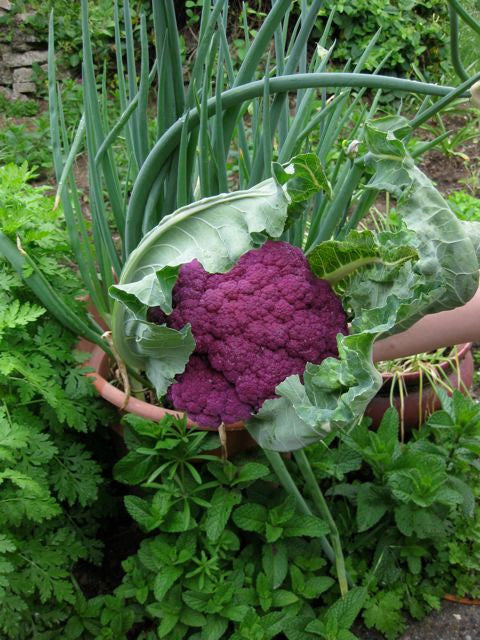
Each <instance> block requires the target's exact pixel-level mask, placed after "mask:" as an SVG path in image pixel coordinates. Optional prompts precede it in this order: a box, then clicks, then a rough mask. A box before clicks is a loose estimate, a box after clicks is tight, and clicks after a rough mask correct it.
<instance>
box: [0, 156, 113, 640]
mask: <svg viewBox="0 0 480 640" xmlns="http://www.w3.org/2000/svg"><path fill="white" fill-rule="evenodd" d="M31 177H32V173H31V172H30V171H28V170H27V168H26V167H25V166H24V167H14V166H13V165H8V166H7V167H2V168H0V226H1V227H2V230H3V231H4V232H5V233H7V234H8V235H9V236H10V237H11V238H12V240H15V241H18V243H19V244H20V245H21V246H22V248H23V250H24V251H26V252H28V254H29V255H30V256H31V257H32V258H33V259H34V260H35V262H36V263H37V264H39V265H40V266H41V268H42V269H43V270H44V272H46V273H48V275H49V278H51V277H53V280H54V286H55V287H56V288H57V290H58V291H60V292H61V293H62V294H63V295H64V297H66V298H70V299H71V304H72V307H73V308H74V309H75V310H76V312H78V313H83V312H84V311H83V310H82V308H81V305H80V303H79V302H77V301H76V300H75V298H76V297H77V296H78V295H79V294H81V293H82V291H81V289H80V287H79V283H78V280H77V277H76V275H75V273H74V271H73V270H72V269H71V268H70V267H69V259H70V256H69V253H68V244H67V242H66V235H65V231H64V229H63V228H62V227H61V225H60V224H59V223H58V222H57V220H58V218H59V215H58V213H56V212H54V211H53V199H52V198H49V197H46V196H45V193H44V189H38V188H34V187H33V186H31V185H30V184H29V183H28V180H29V179H30V178H31ZM0 278H1V282H2V289H1V291H0V602H1V603H2V606H1V607H0V637H1V638H5V639H12V640H30V639H31V638H32V637H42V638H43V637H44V638H47V637H49V638H50V637H51V638H53V637H62V636H63V631H62V629H63V626H64V622H65V620H66V619H67V618H68V617H69V615H71V611H72V606H73V603H74V602H75V600H76V598H77V594H76V592H75V587H74V582H73V581H72V569H73V567H74V566H75V563H76V562H77V561H78V560H80V559H83V560H89V561H94V562H98V561H99V560H100V557H101V545H100V544H99V543H98V541H97V540H96V539H95V533H96V528H97V526H98V525H97V516H96V515H95V513H94V512H93V511H92V505H95V503H96V501H97V499H98V491H99V487H100V486H101V484H102V482H103V481H102V476H101V469H100V466H99V464H98V463H97V462H96V461H95V460H93V458H92V455H91V453H90V451H89V450H88V449H87V448H86V446H85V444H83V442H82V440H81V434H84V433H86V432H90V431H92V430H93V429H94V428H95V426H96V424H97V423H98V420H99V419H102V417H105V413H104V410H103V409H102V408H101V405H100V404H99V401H98V400H96V399H95V391H94V389H93V387H92V384H91V382H90V380H89V379H88V378H86V377H85V375H84V373H85V368H84V367H83V365H82V363H83V362H84V360H85V355H84V354H79V353H77V352H76V351H75V341H76V337H75V336H74V335H72V334H70V333H69V332H68V331H66V330H65V329H64V328H62V327H61V326H60V325H59V324H58V323H57V322H56V321H55V320H53V319H52V318H51V317H50V316H49V314H48V313H47V312H46V311H45V309H43V308H42V307H40V306H39V305H38V303H37V302H36V301H35V300H34V298H33V295H32V294H31V293H30V291H29V290H28V289H27V288H26V287H25V286H24V285H23V284H22V280H21V278H19V277H18V275H17V274H16V273H15V272H13V271H12V270H11V269H10V267H9V266H8V264H7V263H6V262H3V261H2V260H1V259H0ZM44 634H47V635H44Z"/></svg>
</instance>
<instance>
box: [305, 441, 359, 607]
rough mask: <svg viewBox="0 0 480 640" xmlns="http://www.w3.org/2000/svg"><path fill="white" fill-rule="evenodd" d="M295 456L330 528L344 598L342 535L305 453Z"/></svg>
mask: <svg viewBox="0 0 480 640" xmlns="http://www.w3.org/2000/svg"><path fill="white" fill-rule="evenodd" d="M293 455H294V457H295V460H296V461H297V464H298V468H299V469H300V471H301V473H302V475H303V477H304V478H305V482H306V484H307V488H308V491H309V492H310V496H311V497H312V500H313V502H314V504H315V507H316V508H317V510H318V515H319V516H321V517H322V518H324V519H325V520H326V522H327V523H328V526H329V527H330V535H331V540H332V547H333V551H334V553H335V566H336V568H337V578H338V584H339V586H340V593H341V594H342V596H344V595H345V594H346V593H347V592H348V580H347V575H346V572H345V560H344V557H343V551H342V543H341V541H340V534H339V533H338V528H337V525H336V523H335V520H334V519H333V516H332V514H331V513H330V509H329V508H328V505H327V501H326V500H325V498H324V495H323V493H322V490H321V489H320V487H319V485H318V482H317V480H316V478H315V475H314V473H313V471H312V467H311V466H310V462H309V461H308V458H307V456H306V454H305V451H304V450H303V449H299V450H298V451H295V452H294V454H293Z"/></svg>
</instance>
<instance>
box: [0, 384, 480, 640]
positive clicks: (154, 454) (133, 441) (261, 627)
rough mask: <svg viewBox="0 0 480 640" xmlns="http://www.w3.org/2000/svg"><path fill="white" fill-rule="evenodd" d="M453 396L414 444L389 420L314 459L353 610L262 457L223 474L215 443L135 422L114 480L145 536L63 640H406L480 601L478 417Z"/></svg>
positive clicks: (81, 605) (80, 605)
mask: <svg viewBox="0 0 480 640" xmlns="http://www.w3.org/2000/svg"><path fill="white" fill-rule="evenodd" d="M441 395H442V402H443V409H442V410H441V411H438V412H436V413H435V414H433V415H432V416H431V418H430V419H429V420H428V422H427V423H426V424H425V425H424V426H423V427H422V429H421V430H420V431H416V432H413V433H412V438H411V440H410V441H409V442H408V443H403V442H401V441H400V440H399V424H398V416H397V414H396V413H395V411H394V410H393V409H392V410H389V411H388V412H387V413H386V414H385V417H384V420H383V421H382V424H381V426H380V428H379V429H378V431H377V432H374V431H371V430H370V429H369V428H368V425H367V423H365V422H364V423H362V424H360V425H357V426H355V427H354V428H353V429H352V430H351V431H350V433H348V434H338V435H337V437H336V438H332V439H331V440H332V441H331V442H330V446H329V447H328V448H327V447H324V446H322V445H313V446H312V447H310V448H308V449H307V454H308V457H309V460H310V463H311V465H312V467H313V468H314V470H315V474H316V476H317V478H318V479H319V481H320V482H321V484H322V485H323V486H324V487H325V489H327V494H328V495H329V507H330V510H331V512H332V514H333V516H334V518H335V520H336V522H337V524H338V526H339V529H340V534H341V537H342V540H343V543H344V548H345V550H346V551H347V554H348V555H347V556H346V559H347V565H348V569H349V572H350V574H351V575H352V576H353V577H354V579H355V581H356V584H357V586H356V587H354V588H352V589H350V591H349V592H348V594H347V595H346V596H345V597H344V598H338V592H337V587H336V583H335V580H334V579H333V578H332V576H331V575H330V574H329V571H328V570H327V563H326V559H325V558H324V555H323V549H322V545H321V542H320V538H319V536H322V535H324V534H325V533H326V532H327V531H328V528H329V527H328V525H326V524H325V523H323V522H322V521H321V520H319V519H318V518H315V517H305V516H303V515H301V514H299V513H298V512H296V506H295V503H294V502H292V500H291V498H290V497H288V496H287V495H286V494H285V492H284V490H283V489H282V488H281V487H278V485H276V484H275V483H274V477H273V475H272V474H271V472H270V470H269V467H268V465H267V464H265V463H266V461H265V459H264V458H263V457H262V454H261V453H257V454H256V455H255V457H252V456H249V457H244V458H239V459H237V460H236V463H235V464H234V463H232V462H229V461H222V460H221V459H220V458H218V457H215V456H212V455H211V453H212V450H213V449H214V448H216V447H218V444H219V443H218V438H217V436H216V435H213V434H211V433H209V432H206V431H196V430H190V429H187V428H186V425H185V422H184V421H181V420H178V419H174V418H171V417H166V418H165V419H164V420H163V421H162V422H160V423H152V422H148V421H146V420H144V419H141V418H136V417H133V416H128V417H127V418H125V440H126V443H127V445H128V448H129V452H128V454H127V455H126V456H125V457H124V458H122V459H121V460H120V461H119V462H118V463H117V465H116V467H115V476H116V478H117V480H119V481H121V482H123V483H126V484H130V485H132V484H133V485H137V489H136V490H135V494H134V495H131V496H127V497H126V498H125V503H126V506H127V510H128V511H129V513H130V514H131V515H132V517H133V518H134V519H135V520H136V521H137V523H138V524H139V526H140V527H141V528H142V529H143V530H144V531H145V532H148V535H147V536H146V537H145V539H144V540H143V541H142V542H141V544H140V547H139V549H138V551H137V553H135V554H134V555H132V556H130V557H129V558H127V559H126V560H125V561H124V562H123V569H124V572H125V575H124V578H123V582H122V584H121V585H120V586H118V587H117V589H116V590H115V592H114V593H113V594H111V595H107V596H99V597H96V598H93V599H91V600H89V601H87V600H85V599H84V598H83V599H82V598H80V599H79V598H77V603H76V605H75V606H76V614H75V615H73V616H72V617H71V618H70V619H69V621H68V624H67V627H66V631H67V634H66V636H65V637H66V638H68V639H69V638H72V639H73V638H77V637H81V638H85V640H88V639H89V638H95V637H102V638H103V637H105V638H109V637H110V636H109V635H108V634H107V631H106V629H105V626H104V625H105V620H110V621H111V624H115V628H116V629H117V635H116V636H115V638H118V640H123V639H124V638H126V637H127V633H128V632H129V630H131V629H132V628H134V627H135V628H141V629H142V632H141V633H140V635H139V636H138V637H139V638H141V639H144V640H150V638H151V639H152V640H153V639H155V640H157V639H158V638H179V639H181V638H187V639H189V640H203V639H205V638H206V639H208V638H215V639H218V640H220V639H222V638H234V639H235V640H242V639H245V640H251V639H252V638H256V639H257V638H258V640H270V639H271V640H273V639H280V638H283V637H286V638H287V639H288V640H296V639H297V638H301V639H302V640H303V638H305V639H308V640H311V639H315V638H319V639H322V640H340V639H341V640H354V639H355V637H356V636H355V635H354V634H353V633H352V632H351V631H350V627H351V625H352V624H353V622H354V621H355V619H356V618H357V616H358V615H359V614H361V615H362V616H363V620H364V622H365V624H366V625H367V626H368V627H370V628H375V629H377V630H378V631H380V632H381V633H382V635H383V636H384V637H385V638H387V640H394V639H395V638H397V637H398V635H399V634H400V633H401V632H402V630H403V629H404V627H405V616H406V614H407V613H408V614H409V615H410V616H412V617H413V618H421V617H423V616H424V615H425V614H426V613H427V612H428V611H429V610H431V609H432V608H438V607H439V603H440V598H441V596H442V595H443V594H444V593H445V592H447V591H453V592H460V593H462V594H467V595H470V596H472V595H473V596H475V595H476V594H477V593H478V584H477V576H478V571H479V570H480V566H479V563H478V549H479V545H480V535H479V533H478V529H479V526H480V525H479V519H478V515H477V509H475V500H476V496H477V494H478V490H477V488H476V487H478V480H479V469H478V462H477V456H478V450H479V445H478V441H479V437H480V405H478V404H476V403H475V402H473V401H472V400H471V399H469V398H465V397H463V396H462V395H461V394H460V393H459V392H455V393H454V395H453V397H452V398H448V397H447V396H446V395H445V394H441ZM202 459H203V461H202ZM288 466H289V469H290V472H291V473H292V474H293V475H294V476H295V480H296V483H297V485H298V487H299V489H300V490H301V491H302V493H303V495H304V496H306V498H307V500H308V499H309V496H308V492H307V491H305V488H303V489H302V482H303V481H302V480H301V478H300V477H299V475H298V471H297V470H296V468H295V466H294V465H293V464H292V463H291V462H289V463H288ZM472 487H473V489H472ZM4 544H7V545H8V544H9V543H8V541H6V542H4ZM95 634H97V635H95ZM102 634H104V635H102Z"/></svg>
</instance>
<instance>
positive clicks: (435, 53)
mask: <svg viewBox="0 0 480 640" xmlns="http://www.w3.org/2000/svg"><path fill="white" fill-rule="evenodd" d="M328 9H330V7H329V8H328ZM334 9H335V14H334V17H333V34H334V36H335V37H336V38H337V39H338V41H339V43H340V44H339V46H338V48H337V49H336V51H335V53H334V60H338V62H340V63H345V61H346V60H349V59H353V60H355V59H357V57H358V56H359V54H360V52H361V51H363V50H364V49H365V47H366V46H367V45H368V43H369V42H370V40H371V38H372V37H373V35H374V34H375V32H376V31H377V30H379V29H381V36H380V38H379V40H378V45H377V47H376V48H375V53H374V55H373V56H372V57H371V58H370V60H369V61H368V62H367V66H366V68H367V69H368V70H373V69H374V68H375V66H376V65H377V64H378V63H379V62H380V61H381V60H382V59H383V58H384V57H385V56H388V61H387V62H386V65H385V68H386V69H389V70H392V71H396V72H399V71H400V72H402V73H409V72H410V70H411V61H412V60H418V61H420V64H421V66H422V68H423V69H425V71H426V72H427V73H430V74H432V72H433V73H434V72H435V71H437V72H438V68H439V66H440V65H441V64H442V63H444V64H445V63H446V61H447V50H446V47H445V31H446V28H447V22H448V9H447V6H446V5H445V3H442V2H438V0H428V1H427V2H409V1H408V0H407V1H405V0H403V1H400V2H396V3H395V4H393V3H389V2H387V1H386V0H374V2H367V1H364V0H362V1H360V2H355V3H348V2H336V3H335V7H334ZM321 13H322V14H323V15H324V16H325V15H328V12H327V11H326V10H325V9H323V10H322V12H321ZM320 31H321V26H320Z"/></svg>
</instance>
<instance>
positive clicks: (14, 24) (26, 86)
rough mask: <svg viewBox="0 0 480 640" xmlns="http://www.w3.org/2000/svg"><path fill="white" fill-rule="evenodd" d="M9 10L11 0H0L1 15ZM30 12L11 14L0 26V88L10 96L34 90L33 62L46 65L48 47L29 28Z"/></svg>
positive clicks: (10, 8) (13, 96)
mask: <svg viewBox="0 0 480 640" xmlns="http://www.w3.org/2000/svg"><path fill="white" fill-rule="evenodd" d="M11 11H12V5H11V2H10V0H0V16H7V15H9V14H10V12H11ZM31 15H32V14H29V13H16V14H11V21H9V25H7V26H5V25H3V24H2V25H1V27H0V91H1V92H2V93H4V94H5V95H6V96H7V97H9V98H21V97H26V96H28V95H29V94H33V93H35V91H36V86H35V83H34V81H33V78H34V72H33V65H34V64H39V65H40V66H41V67H42V68H43V69H46V64H45V63H46V62H47V55H48V54H47V51H46V50H44V49H42V48H41V45H40V44H39V43H38V42H37V40H36V37H35V34H34V33H33V31H32V30H30V29H29V28H28V19H29V18H30V17H31Z"/></svg>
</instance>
